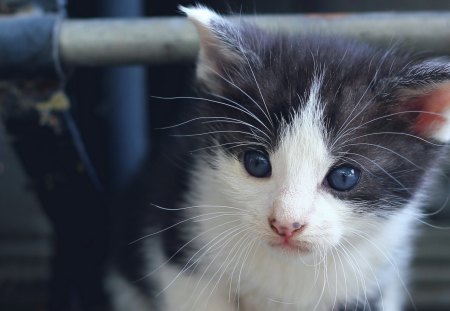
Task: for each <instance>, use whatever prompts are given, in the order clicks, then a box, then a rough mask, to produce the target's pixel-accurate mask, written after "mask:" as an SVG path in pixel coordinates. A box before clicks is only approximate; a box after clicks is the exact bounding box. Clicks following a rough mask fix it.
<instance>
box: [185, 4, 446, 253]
mask: <svg viewBox="0 0 450 311" xmlns="http://www.w3.org/2000/svg"><path fill="white" fill-rule="evenodd" d="M186 13H187V14H188V16H189V17H190V18H191V19H192V20H193V21H194V23H195V25H196V27H197V29H198V31H199V34H200V43H201V50H200V57H199V62H198V68H197V76H198V79H199V82H200V84H201V85H202V87H203V90H204V91H205V96H206V97H207V98H208V100H209V101H205V102H202V103H200V106H201V109H200V112H201V117H200V120H201V121H202V122H200V123H201V124H200V127H199V128H197V130H198V131H199V132H198V133H208V135H201V136H202V137H206V139H204V140H203V142H202V144H203V147H205V148H207V149H206V150H207V152H206V153H205V156H204V157H203V158H204V159H205V163H204V165H205V169H207V170H211V171H212V173H211V174H210V175H213V176H214V181H211V183H212V184H213V185H212V186H211V185H210V187H212V188H213V189H214V192H215V194H216V195H217V197H219V198H221V202H223V201H225V202H226V204H227V205H228V206H232V207H234V208H236V209H239V210H240V211H242V214H241V216H240V217H241V218H242V219H241V220H242V223H244V224H245V225H249V226H251V227H252V230H254V233H255V234H256V235H258V236H261V237H263V238H264V239H265V241H266V242H267V243H266V244H267V245H269V246H270V247H271V248H273V249H275V250H282V251H283V252H284V253H286V251H287V253H292V254H299V253H301V254H303V253H310V251H311V250H312V249H318V250H324V249H328V248H330V247H336V246H337V245H339V244H342V243H344V242H348V241H352V240H358V239H367V236H369V235H371V234H372V232H381V231H383V230H385V229H386V228H387V226H391V225H392V222H393V221H396V222H399V219H400V218H402V217H403V218H404V217H405V215H408V214H409V215H410V217H415V216H411V215H412V214H414V213H415V212H416V211H415V209H414V208H413V206H412V203H411V202H413V201H414V200H417V194H418V193H419V192H420V191H421V189H422V186H423V180H424V178H425V177H426V176H427V173H428V172H429V171H430V170H431V169H432V168H433V167H434V166H435V165H434V163H435V160H436V158H437V155H438V154H439V153H440V152H441V151H440V150H441V149H442V146H443V144H445V143H447V141H448V140H449V138H450V129H449V123H450V122H449V119H448V115H449V108H450V88H449V82H448V81H450V66H449V65H448V62H446V61H444V60H442V59H437V60H432V61H419V60H414V59H410V58H407V57H404V56H402V55H400V54H396V53H394V52H381V51H379V50H376V49H373V48H371V47H368V46H366V45H358V44H355V43H349V42H345V41H339V40H333V39H328V40H327V39H318V38H314V37H312V38H304V37H302V38H295V37H284V36H279V35H270V34H267V33H264V32H262V31H261V30H259V29H256V28H254V27H252V26H249V25H239V26H236V25H233V24H230V23H229V22H227V21H226V20H224V19H223V18H221V17H219V16H217V15H215V14H214V13H212V12H211V11H208V10H206V9H186ZM203 121H204V122H203ZM215 203H216V202H211V204H215Z"/></svg>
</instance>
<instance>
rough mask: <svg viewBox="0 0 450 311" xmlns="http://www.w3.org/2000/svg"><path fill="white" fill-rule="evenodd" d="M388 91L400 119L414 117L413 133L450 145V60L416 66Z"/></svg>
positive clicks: (437, 60)
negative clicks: (394, 102)
mask: <svg viewBox="0 0 450 311" xmlns="http://www.w3.org/2000/svg"><path fill="white" fill-rule="evenodd" d="M389 89H390V91H389V93H391V94H394V96H395V101H396V102H397V105H395V107H396V108H395V109H394V110H397V111H396V112H399V116H400V115H402V114H403V115H404V116H407V115H409V116H411V115H415V117H414V118H413V121H412V122H413V123H412V125H411V130H412V131H413V133H414V134H416V135H419V136H421V137H424V138H427V139H428V138H430V139H434V140H437V141H439V142H441V143H449V142H450V60H448V59H443V58H437V59H433V60H428V61H425V62H422V63H419V64H415V65H413V66H411V67H409V68H408V69H406V71H405V73H404V74H402V75H401V76H400V77H397V78H395V79H391V81H390V87H389ZM408 111H416V112H418V113H408ZM403 112H404V113H403Z"/></svg>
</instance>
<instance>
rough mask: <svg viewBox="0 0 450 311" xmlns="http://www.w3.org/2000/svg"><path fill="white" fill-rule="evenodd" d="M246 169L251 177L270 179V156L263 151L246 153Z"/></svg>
mask: <svg viewBox="0 0 450 311" xmlns="http://www.w3.org/2000/svg"><path fill="white" fill-rule="evenodd" d="M244 167H245V169H246V170H247V172H248V173H249V174H250V175H252V176H254V177H258V178H263V177H269V176H270V175H271V173H272V166H271V165H270V160H269V156H268V155H267V154H265V153H263V152H261V151H256V150H248V151H246V152H245V153H244Z"/></svg>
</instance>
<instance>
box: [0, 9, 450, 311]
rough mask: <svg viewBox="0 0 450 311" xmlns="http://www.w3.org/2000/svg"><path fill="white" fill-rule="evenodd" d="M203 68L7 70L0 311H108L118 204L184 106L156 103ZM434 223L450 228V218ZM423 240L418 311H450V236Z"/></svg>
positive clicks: (2, 91) (447, 214)
mask: <svg viewBox="0 0 450 311" xmlns="http://www.w3.org/2000/svg"><path fill="white" fill-rule="evenodd" d="M195 2H197V1H195ZM201 2H202V3H203V4H205V5H208V6H210V7H212V8H214V9H216V10H217V11H219V12H225V13H227V12H242V13H243V14H262V13H276V14H285V13H311V12H313V13H317V12H368V11H450V1H448V0H378V1H352V0H334V1H325V0H316V1H307V0H278V1H270V0H253V1H244V0H240V1H234V0H228V1H201ZM193 3H194V1H172V0H164V1H151V0H127V1H124V0H90V1H83V0H77V1H75V0H68V1H65V0H41V1H38V0H34V1H33V0H0V20H1V19H4V18H6V17H7V16H10V15H35V16H39V15H42V14H44V12H54V13H56V14H62V15H65V14H66V15H67V17H69V18H86V19H88V18H94V17H95V18H97V17H127V18H133V17H153V16H171V15H178V10H177V5H179V4H183V5H188V4H193ZM32 39H33V37H31V38H30V40H31V41H33V40H32ZM449 44H450V38H449ZM0 54H1V53H0ZM193 68H194V64H193V63H192V62H190V63H171V64H164V65H152V66H145V67H144V66H127V67H101V68H100V67H77V68H70V69H69V70H66V72H68V74H65V75H62V74H61V72H56V73H53V74H49V75H48V76H47V75H42V76H40V75H32V76H30V78H28V77H27V78H23V77H13V78H6V77H7V76H8V73H5V72H0V117H1V119H0V310H6V311H9V310H12V311H14V310H30V311H38V310H39V311H44V310H50V311H56V310H59V311H61V310H62V311H64V310H68V311H72V310H73V311H84V310H108V304H107V298H106V295H105V292H104V290H103V287H102V285H101V279H102V276H103V274H104V269H105V265H106V262H107V250H108V245H109V242H110V241H109V234H108V233H109V232H110V230H111V221H110V220H111V218H110V215H111V211H110V208H109V206H110V203H111V198H113V197H114V194H115V193H117V192H120V190H121V189H123V188H124V187H126V185H127V184H129V183H130V181H131V180H133V177H134V176H136V173H137V172H138V170H139V167H140V164H141V163H142V161H143V159H145V158H146V157H147V156H148V153H149V152H150V151H151V150H152V149H157V148H158V145H159V143H160V141H159V139H158V136H157V135H155V131H154V129H155V128H158V127H160V126H162V125H163V124H166V123H167V121H168V120H170V119H173V118H174V115H175V114H176V112H177V107H176V104H174V103H171V102H163V103H161V102H158V101H156V100H154V99H152V98H151V97H150V95H157V96H186V95H189V94H190V92H191V90H190V86H191V83H190V82H189V81H190V80H191V77H192V74H193ZM62 91H64V92H62ZM49 107H50V108H49ZM67 107H70V110H67V109H66V108H67ZM443 170H444V169H443ZM445 170H448V169H446V168H445ZM449 191H450V185H449V183H448V181H447V177H442V180H441V182H440V183H439V186H438V187H437V188H436V191H435V196H434V197H435V199H434V200H433V204H432V206H430V210H431V211H433V210H438V209H441V207H442V206H443V205H444V206H445V205H446V202H445V198H446V197H447V196H448V194H449ZM429 221H430V222H431V223H432V224H433V225H438V226H449V225H450V208H444V209H443V210H442V211H440V212H439V213H436V214H435V215H432V216H431V219H429ZM423 231H424V235H423V237H422V238H420V239H419V241H418V243H417V248H418V255H417V257H416V258H415V259H414V275H413V277H412V288H411V292H412V296H413V297H414V300H415V302H416V307H417V310H419V311H421V310H433V311H436V310H450V231H449V230H442V229H436V228H432V227H430V226H426V225H424V228H423Z"/></svg>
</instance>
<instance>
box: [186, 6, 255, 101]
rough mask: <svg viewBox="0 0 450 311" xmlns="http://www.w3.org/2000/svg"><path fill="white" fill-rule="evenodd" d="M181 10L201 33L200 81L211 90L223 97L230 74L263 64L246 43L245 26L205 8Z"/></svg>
mask: <svg viewBox="0 0 450 311" xmlns="http://www.w3.org/2000/svg"><path fill="white" fill-rule="evenodd" d="M179 9H180V10H181V11H182V12H184V13H185V14H186V15H187V17H188V18H189V19H190V20H191V21H192V22H193V24H194V26H195V28H196V29H197V32H198V35H199V39H200V51H199V56H198V61H197V78H198V79H199V80H200V81H201V82H202V83H203V84H204V85H206V86H207V87H208V88H209V89H210V90H212V91H214V92H218V93H220V90H221V87H222V85H224V84H225V81H224V78H225V79H227V77H226V76H227V75H228V73H230V72H232V71H233V70H234V71H238V70H239V68H242V66H243V65H244V66H245V64H247V63H248V62H251V63H252V65H253V66H254V65H256V64H257V63H258V62H259V61H258V57H257V56H256V54H255V53H254V52H252V49H251V48H250V47H249V45H248V42H246V40H244V39H243V35H242V34H243V32H245V31H246V29H245V28H244V27H242V25H238V24H236V23H232V22H231V21H229V20H227V19H225V18H223V17H222V16H220V15H218V14H217V13H215V12H214V11H212V10H210V9H208V8H206V7H204V6H200V5H198V6H195V7H183V6H180V7H179ZM247 65H249V64H247ZM221 76H222V78H221Z"/></svg>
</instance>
